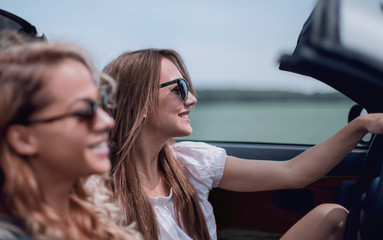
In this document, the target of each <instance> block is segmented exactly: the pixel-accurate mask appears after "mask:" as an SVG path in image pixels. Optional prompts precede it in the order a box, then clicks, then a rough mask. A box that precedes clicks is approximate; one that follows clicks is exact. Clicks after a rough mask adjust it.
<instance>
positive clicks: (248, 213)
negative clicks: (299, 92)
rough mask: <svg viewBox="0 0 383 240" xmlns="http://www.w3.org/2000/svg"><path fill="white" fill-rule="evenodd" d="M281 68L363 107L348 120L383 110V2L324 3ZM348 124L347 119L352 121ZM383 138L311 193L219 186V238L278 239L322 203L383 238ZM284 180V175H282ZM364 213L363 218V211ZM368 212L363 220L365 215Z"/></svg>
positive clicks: (229, 146)
mask: <svg viewBox="0 0 383 240" xmlns="http://www.w3.org/2000/svg"><path fill="white" fill-rule="evenodd" d="M0 13H1V14H0V27H1V28H12V29H16V30H17V31H20V32H24V33H26V34H30V35H31V36H33V37H37V38H44V36H41V37H38V36H37V35H36V34H37V33H36V29H35V28H34V27H33V26H32V25H31V24H29V23H28V22H26V21H24V20H23V19H20V18H18V17H17V16H14V15H13V14H10V13H7V12H5V11H0ZM302 24H303V28H302V31H301V33H300V35H299V36H298V42H297V45H296V47H295V50H294V51H293V52H292V53H287V54H285V55H282V56H281V57H280V62H279V68H280V69H281V70H282V71H288V72H292V73H296V74H299V75H305V76H308V77H311V78H312V79H308V80H309V81H317V80H319V81H321V82H323V83H325V84H327V85H329V86H331V87H332V88H334V89H336V90H337V91H338V92H340V93H342V94H343V95H344V96H346V97H348V98H349V99H351V100H352V101H353V102H355V103H356V105H355V106H354V107H352V108H350V111H349V116H348V120H349V121H351V120H352V119H353V118H355V117H356V116H358V115H359V114H363V112H370V113H373V112H382V111H383V50H382V49H383V48H382V47H381V46H382V45H383V44H382V43H383V28H382V26H383V3H382V1H379V0H363V1H361V0H319V1H318V3H317V5H316V7H315V8H314V9H313V11H312V13H311V15H310V16H309V17H308V19H307V21H306V22H305V23H303V22H302ZM344 120H345V121H347V119H344ZM210 143H211V144H214V145H217V146H220V147H223V148H225V149H226V150H227V152H228V154H230V155H234V156H238V157H242V158H248V159H268V160H273V161H284V160H287V159H290V158H292V157H294V156H296V155H298V154H299V153H301V152H303V151H305V150H306V149H307V148H309V147H310V145H308V144H305V145H303V144H277V143H263V142H262V143H256V142H255V143H254V142H230V141H219V142H218V141H210ZM382 160H383V136H371V138H368V139H363V141H361V143H360V144H359V145H358V147H356V148H355V149H354V150H353V151H352V152H351V153H350V154H349V155H348V156H347V157H346V158H345V159H344V160H343V161H342V162H341V163H340V164H339V165H338V166H336V167H335V168H334V169H333V170H332V171H330V172H329V173H328V174H327V175H326V176H325V177H323V178H322V179H320V180H318V181H317V182H315V183H313V184H311V185H309V186H307V187H305V188H303V189H289V190H279V191H269V192H257V193H235V192H230V191H225V190H221V189H214V190H212V192H211V193H210V196H209V200H210V201H211V203H212V204H213V207H214V213H215V216H216V221H217V227H218V238H219V239H236V240H241V239H278V238H280V236H281V235H282V234H283V233H284V232H285V231H286V230H287V229H289V228H290V227H291V226H292V225H293V224H294V223H295V222H296V221H297V220H299V219H300V218H301V217H302V216H303V215H304V214H306V213H307V212H309V211H310V210H311V209H313V208H314V207H315V206H317V205H319V204H321V203H328V202H333V203H340V204H342V205H343V206H345V207H346V208H348V209H349V210H350V214H349V218H348V221H347V226H346V233H345V238H344V239H347V240H352V239H383V199H382V197H383V196H382V194H383V185H382V182H381V181H382V180H381V179H383V178H381V177H382V176H381V175H382V174H383V169H382V164H381V162H382ZM275 177H278V176H275ZM362 213H363V214H362ZM361 215H363V217H361Z"/></svg>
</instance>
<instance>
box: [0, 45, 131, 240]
mask: <svg viewBox="0 0 383 240" xmlns="http://www.w3.org/2000/svg"><path fill="white" fill-rule="evenodd" d="M66 59H73V60H76V61H79V62H80V63H82V64H84V66H86V67H87V68H88V69H89V71H90V73H91V74H92V76H93V77H94V79H95V81H98V80H97V79H99V78H100V77H101V73H97V71H96V70H95V68H94V67H93V65H92V64H91V62H90V59H89V58H88V57H86V55H84V54H83V51H82V49H81V48H78V47H76V46H74V45H69V44H62V43H49V44H48V43H45V42H38V43H26V44H21V45H19V46H13V47H8V48H7V49H2V51H1V53H0V213H1V214H3V215H6V216H8V217H10V218H12V219H14V220H16V221H18V222H19V224H20V225H21V226H22V227H23V228H24V229H25V231H26V232H27V233H28V234H29V235H30V236H32V237H33V238H36V239H78V238H79V237H78V236H77V234H76V233H75V231H73V229H71V228H68V227H67V225H66V224H65V220H63V219H62V218H61V216H59V214H58V213H57V212H56V211H55V210H54V209H53V208H52V207H51V206H50V205H49V204H48V203H47V202H46V201H45V200H44V196H43V193H42V189H41V187H40V185H39V181H38V179H37V177H36V175H35V173H34V171H33V169H32V167H31V165H30V164H29V161H28V157H27V156H22V155H20V154H18V153H17V152H16V151H15V150H14V149H12V147H11V145H10V144H9V143H8V142H7V140H6V134H7V129H8V128H9V127H10V126H12V125H14V124H24V123H26V122H27V121H28V120H29V119H30V117H31V116H32V115H33V114H35V113H36V112H38V111H41V110H42V109H44V108H45V107H47V106H48V105H49V104H51V102H52V101H53V100H54V96H52V94H50V92H48V91H47V90H46V89H45V86H46V81H48V80H49V76H50V74H52V70H51V69H53V68H54V66H57V65H58V64H60V63H61V62H62V61H64V60H66ZM109 80H110V79H109ZM84 182H85V179H78V180H77V181H76V182H75V184H74V185H73V187H72V189H71V192H70V193H69V215H70V216H71V221H72V222H71V224H70V226H71V225H75V226H77V227H78V229H79V230H80V231H81V232H82V233H83V234H84V235H85V236H87V237H88V238H89V239H127V238H129V237H131V236H133V235H134V234H135V233H134V232H131V230H129V229H126V230H125V229H123V228H121V227H119V226H117V225H118V223H114V222H113V221H110V220H109V216H108V215H111V214H114V212H113V211H114V210H113V209H111V211H109V210H108V209H106V208H104V207H105V206H106V205H101V206H100V205H96V202H100V201H98V200H97V199H96V197H93V196H92V195H91V194H90V193H88V191H86V189H85V186H84ZM99 215H102V216H99Z"/></svg>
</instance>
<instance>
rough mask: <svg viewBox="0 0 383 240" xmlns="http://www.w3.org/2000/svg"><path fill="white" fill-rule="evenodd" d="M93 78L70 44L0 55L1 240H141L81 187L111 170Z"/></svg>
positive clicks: (106, 124)
mask: <svg viewBox="0 0 383 240" xmlns="http://www.w3.org/2000/svg"><path fill="white" fill-rule="evenodd" d="M100 78H104V79H106V76H104V74H101V73H99V72H97V71H96V70H95V68H94V67H93V65H92V64H91V62H90V61H89V58H88V57H87V56H86V55H85V54H84V53H83V51H82V50H81V49H80V48H77V47H75V46H73V45H70V44H62V43H46V42H36V43H23V44H18V45H17V46H10V47H7V48H5V49H2V51H1V52H0V134H1V135H0V195H1V197H0V239H27V238H31V239H32V238H33V239H65V240H68V239H105V240H107V239H140V238H139V237H140V236H139V235H138V233H137V232H136V231H135V230H133V229H132V228H131V227H121V224H120V223H121V217H120V216H119V215H118V214H117V213H118V212H117V211H116V210H117V207H116V206H114V205H113V204H111V203H108V201H109V199H107V198H105V196H103V197H101V196H94V195H93V194H92V193H91V192H89V191H87V190H86V187H85V180H86V178H87V177H89V176H90V175H92V174H98V175H101V176H105V174H108V172H109V170H110V167H111V164H110V159H109V148H108V145H107V141H108V131H109V130H110V129H111V128H112V127H113V126H114V120H113V118H111V117H110V116H109V115H108V114H107V113H106V112H104V111H103V110H102V109H101V107H102V104H103V103H106V102H107V101H105V100H106V97H105V94H103V91H100V90H99V88H98V86H97V84H98V82H99V80H100ZM108 79H109V82H110V83H111V84H113V82H112V80H111V79H110V78H108ZM104 82H105V83H107V82H108V81H104ZM104 87H105V89H111V87H112V85H106V84H105V85H104ZM105 177H106V176H105ZM102 187H103V185H102V182H100V188H102ZM104 188H105V187H104ZM100 190H101V191H102V192H104V194H106V195H107V194H108V193H107V191H106V190H102V189H100ZM118 218H119V219H120V221H116V220H117V219H118Z"/></svg>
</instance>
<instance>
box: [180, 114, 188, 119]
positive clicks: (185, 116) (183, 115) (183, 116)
mask: <svg viewBox="0 0 383 240" xmlns="http://www.w3.org/2000/svg"><path fill="white" fill-rule="evenodd" d="M180 117H182V118H186V119H189V115H188V114H181V115H180Z"/></svg>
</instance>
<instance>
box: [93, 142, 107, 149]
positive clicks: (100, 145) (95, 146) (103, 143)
mask: <svg viewBox="0 0 383 240" xmlns="http://www.w3.org/2000/svg"><path fill="white" fill-rule="evenodd" d="M105 147H108V143H107V142H106V141H105V142H101V143H99V144H97V145H93V146H92V147H91V148H105Z"/></svg>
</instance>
